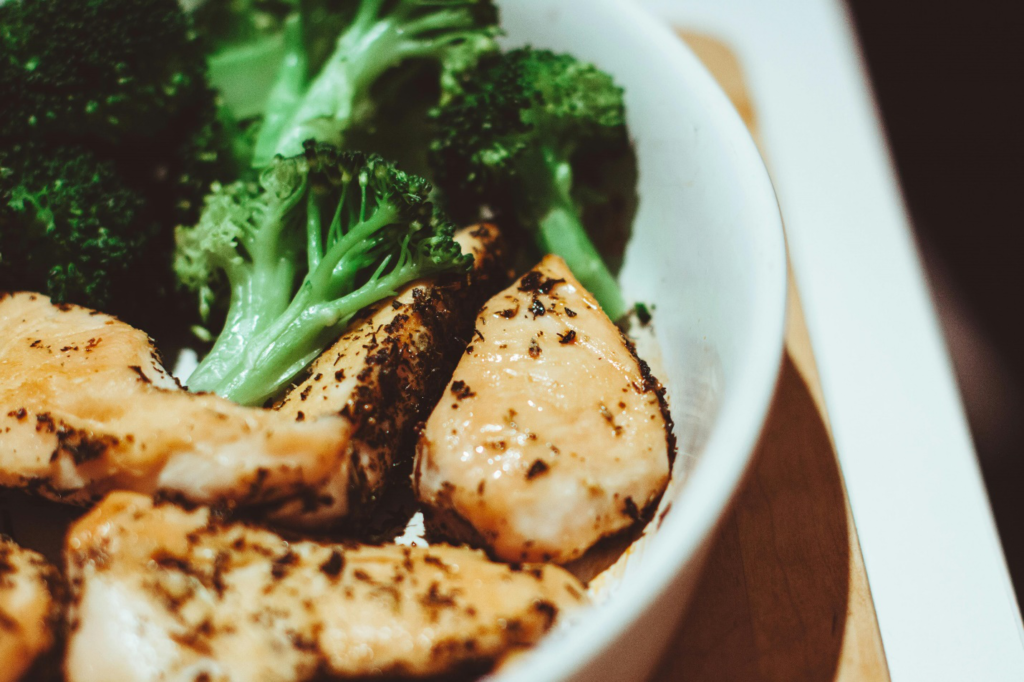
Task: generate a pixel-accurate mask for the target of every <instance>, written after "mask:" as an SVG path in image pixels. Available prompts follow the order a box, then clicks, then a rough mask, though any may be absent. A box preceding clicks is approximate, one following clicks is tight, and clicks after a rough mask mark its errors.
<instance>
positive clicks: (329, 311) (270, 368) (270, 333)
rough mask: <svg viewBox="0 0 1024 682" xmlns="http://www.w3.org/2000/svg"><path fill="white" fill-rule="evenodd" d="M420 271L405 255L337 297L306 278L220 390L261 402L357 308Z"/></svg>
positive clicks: (245, 401)
mask: <svg viewBox="0 0 1024 682" xmlns="http://www.w3.org/2000/svg"><path fill="white" fill-rule="evenodd" d="M382 267H383V266H382ZM422 274H423V269H422V268H421V267H419V266H417V265H415V264H414V263H412V262H411V261H408V260H407V261H406V262H404V263H400V264H398V265H397V266H396V267H395V268H394V269H392V270H391V271H390V272H388V273H387V274H383V275H382V274H380V271H378V273H376V274H375V276H374V277H372V278H371V279H370V281H369V282H367V283H366V284H364V285H363V286H361V287H359V288H358V289H356V290H355V291H353V292H352V293H350V294H348V295H346V296H343V297H342V298H340V299H336V300H333V301H324V299H322V298H321V297H320V296H319V295H318V292H317V291H316V286H315V285H314V284H313V282H312V281H311V280H310V279H307V280H306V282H304V283H303V287H302V289H301V290H300V292H299V293H298V294H297V295H296V297H295V299H294V300H293V301H292V304H291V305H290V306H288V310H287V311H285V313H284V314H283V315H282V316H281V317H280V318H279V319H278V320H277V321H276V322H275V323H274V324H273V325H272V326H271V327H269V328H268V329H266V330H264V331H263V332H262V333H260V334H259V335H258V337H257V339H256V340H255V342H253V343H250V344H249V345H248V347H247V348H246V349H245V352H244V353H242V354H240V356H238V361H237V362H236V365H235V367H234V368H233V369H232V371H231V373H230V374H229V375H228V376H227V377H226V378H225V380H224V381H223V382H222V383H221V385H220V386H218V387H217V391H216V392H217V393H218V394H219V395H222V396H224V397H225V398H228V399H229V400H233V401H235V402H237V403H240V404H242V405H260V404H263V403H264V402H266V400H267V399H269V398H271V397H273V396H275V395H277V394H278V393H279V392H280V391H281V390H282V389H283V388H284V387H285V386H286V385H287V384H288V383H289V382H290V381H291V380H292V379H293V378H295V376H296V375H297V374H298V373H299V372H301V371H302V370H303V369H304V368H305V367H306V366H307V365H309V363H310V362H312V361H313V360H314V359H316V357H317V356H318V355H319V354H320V353H321V351H322V350H323V349H324V348H325V347H326V346H327V345H328V344H329V343H330V342H331V341H332V340H333V339H334V338H336V337H337V335H338V332H339V331H340V330H341V329H344V327H345V326H346V325H347V324H348V323H349V321H350V320H351V319H352V318H353V317H354V316H355V314H356V313H358V312H359V311H360V310H362V309H363V308H365V307H366V306H368V305H371V304H373V303H375V302H377V301H379V300H381V299H382V298H385V297H387V296H392V295H394V294H395V293H397V290H398V289H399V288H400V287H401V286H403V285H405V284H407V283H409V282H411V281H412V280H414V279H416V278H417V277H420V276H421V275H422Z"/></svg>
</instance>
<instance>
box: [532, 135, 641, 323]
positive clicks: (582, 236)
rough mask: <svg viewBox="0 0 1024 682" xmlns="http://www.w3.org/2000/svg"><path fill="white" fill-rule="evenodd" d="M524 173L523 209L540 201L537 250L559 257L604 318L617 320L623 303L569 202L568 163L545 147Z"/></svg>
mask: <svg viewBox="0 0 1024 682" xmlns="http://www.w3.org/2000/svg"><path fill="white" fill-rule="evenodd" d="M524 170H525V171H526V172H525V173H523V175H522V178H523V182H524V186H525V188H526V190H527V193H526V197H527V199H526V201H524V202H523V205H524V206H529V205H530V204H531V199H532V200H533V201H536V200H537V199H538V198H540V205H541V206H543V209H542V211H541V212H540V215H539V216H538V217H537V218H536V221H537V232H536V234H535V240H536V241H537V246H538V247H539V248H540V249H541V250H542V251H544V252H545V253H553V254H555V255H557V256H561V258H562V259H563V260H564V261H565V264H566V265H568V266H569V269H570V270H572V273H573V274H574V275H576V278H577V279H578V280H579V281H580V284H582V285H583V287H584V288H585V289H586V290H587V291H589V292H590V293H591V294H593V295H594V298H596V299H597V302H598V303H600V304H601V308H602V310H604V312H605V314H606V315H607V316H608V317H609V318H611V319H612V320H617V319H619V318H620V317H621V316H622V315H624V314H625V312H626V301H625V300H624V299H623V297H622V291H621V290H620V289H619V284H618V282H617V281H616V280H615V276H614V275H612V273H611V272H610V271H609V270H608V266H607V265H605V263H604V258H602V257H601V253H600V252H599V251H598V250H597V247H596V246H594V242H593V241H591V239H590V236H589V235H588V234H587V229H586V228H585V227H584V226H583V221H582V219H581V218H580V214H579V210H578V209H577V208H576V203H575V202H574V201H573V199H572V193H571V192H572V166H571V165H570V163H569V161H567V160H566V159H565V158H563V155H562V154H559V153H557V152H556V151H555V150H554V149H553V148H551V147H545V148H542V150H541V153H540V154H539V155H538V156H537V157H535V158H534V160H533V162H532V163H530V164H528V166H526V167H524ZM534 205H536V204H534Z"/></svg>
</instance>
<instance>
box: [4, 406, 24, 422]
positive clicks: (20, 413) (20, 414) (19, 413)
mask: <svg viewBox="0 0 1024 682" xmlns="http://www.w3.org/2000/svg"><path fill="white" fill-rule="evenodd" d="M7 416H8V417H13V418H14V419H17V420H18V421H24V420H25V417H26V416H28V412H27V411H26V410H25V408H24V407H19V408H18V409H16V410H11V411H10V412H8V413H7Z"/></svg>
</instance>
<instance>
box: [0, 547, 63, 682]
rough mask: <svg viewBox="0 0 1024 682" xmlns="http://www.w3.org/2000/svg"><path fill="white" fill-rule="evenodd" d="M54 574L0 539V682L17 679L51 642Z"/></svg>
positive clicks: (37, 559) (43, 563) (34, 557)
mask: <svg viewBox="0 0 1024 682" xmlns="http://www.w3.org/2000/svg"><path fill="white" fill-rule="evenodd" d="M56 584H57V571H56V570H55V569H54V568H53V567H52V566H50V565H49V564H48V563H46V560H45V559H43V557H42V556H40V555H39V554H36V553H35V552H32V551H29V550H27V549H22V548H21V547H19V546H18V545H16V544H14V542H12V541H11V540H8V539H7V538H5V537H3V536H0V682H13V681H14V680H17V679H20V678H21V676H22V675H23V674H25V672H26V671H28V669H29V668H31V667H32V664H33V663H34V662H35V660H36V658H37V657H38V656H39V655H40V654H42V653H44V652H46V651H47V650H48V649H49V648H50V647H51V646H52V645H53V640H54V632H55V631H56V629H57V627H56V626H57V622H58V620H59V612H58V609H57V607H56V602H55V600H54V596H53V593H52V591H51V590H52V587H51V586H53V585H56Z"/></svg>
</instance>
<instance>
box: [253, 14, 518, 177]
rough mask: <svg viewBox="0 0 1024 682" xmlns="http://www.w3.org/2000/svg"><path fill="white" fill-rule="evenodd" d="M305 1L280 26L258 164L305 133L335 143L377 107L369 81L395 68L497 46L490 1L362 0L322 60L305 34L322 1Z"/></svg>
mask: <svg viewBox="0 0 1024 682" xmlns="http://www.w3.org/2000/svg"><path fill="white" fill-rule="evenodd" d="M310 7H311V8H312V9H309V8H307V9H305V10H304V11H301V12H300V13H299V14H298V15H296V16H294V17H293V18H292V19H293V20H294V21H296V22H298V23H299V24H301V25H299V26H294V25H293V26H291V27H288V26H286V27H285V30H284V31H283V33H282V35H283V38H284V41H285V53H286V55H287V56H286V57H285V58H284V60H283V61H282V66H281V68H280V70H279V72H278V77H277V80H276V82H275V84H274V87H273V89H272V91H271V94H270V95H269V97H268V100H267V103H266V106H265V109H264V116H263V124H262V127H261V130H260V134H259V137H258V138H257V141H256V146H255V152H254V158H253V165H255V166H257V167H262V166H265V165H266V164H267V163H269V162H270V160H271V159H272V158H273V157H274V156H275V155H278V154H280V155H284V156H289V155H293V154H297V153H298V152H299V151H300V150H301V149H302V143H303V141H305V140H307V139H310V138H312V139H316V140H319V141H322V142H330V143H335V144H337V143H340V142H341V141H342V140H343V139H344V136H345V133H346V132H347V131H348V130H349V129H350V128H351V127H352V126H353V125H355V124H357V123H359V122H360V121H364V120H366V119H367V118H368V117H369V114H370V113H371V112H372V111H373V110H374V109H375V103H374V97H373V92H372V91H373V88H374V86H375V85H377V84H378V83H379V82H380V81H381V79H382V77H383V76H384V74H385V73H387V72H388V71H389V70H391V69H392V68H393V67H396V66H399V65H401V64H403V63H405V62H407V61H418V62H423V61H426V62H431V63H434V64H436V65H438V66H439V68H440V69H441V71H442V72H444V71H446V70H450V69H451V68H453V66H452V65H457V66H463V65H465V64H466V63H470V62H472V61H473V60H474V59H475V58H476V57H477V56H479V55H480V54H485V53H489V52H491V51H494V50H496V43H495V40H494V39H495V36H496V34H497V32H498V30H497V10H496V9H495V7H494V5H493V4H492V3H491V0H361V1H360V2H359V3H358V9H357V10H356V12H355V14H354V16H353V17H352V18H351V21H350V22H349V23H348V25H347V27H346V28H345V30H344V31H343V32H342V33H341V34H340V35H339V36H337V38H336V40H335V41H334V44H333V50H332V52H331V53H330V55H329V56H327V57H326V59H325V60H324V61H323V64H322V66H321V65H319V61H320V54H319V53H320V52H322V51H323V50H321V49H319V48H317V46H318V45H320V44H321V43H322V42H323V41H322V40H320V41H319V42H318V40H314V39H310V38H309V34H310V31H311V30H313V29H311V28H310V27H311V26H315V25H316V22H317V21H318V20H317V19H316V18H315V17H316V16H317V14H316V10H317V9H320V10H322V9H323V8H322V7H320V5H319V3H315V2H313V3H310ZM324 35H326V33H321V34H320V37H321V38H322V37H323V36H324ZM311 46H312V47H311ZM311 50H312V52H311ZM318 67H319V68H318Z"/></svg>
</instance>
